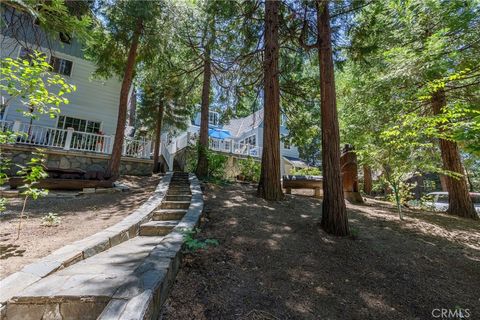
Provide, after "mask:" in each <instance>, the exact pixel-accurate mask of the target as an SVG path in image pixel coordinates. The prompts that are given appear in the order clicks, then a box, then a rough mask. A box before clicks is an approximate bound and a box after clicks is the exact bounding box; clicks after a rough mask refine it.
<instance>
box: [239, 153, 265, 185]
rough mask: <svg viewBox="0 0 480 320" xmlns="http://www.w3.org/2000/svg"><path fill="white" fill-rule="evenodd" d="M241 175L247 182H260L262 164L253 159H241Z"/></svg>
mask: <svg viewBox="0 0 480 320" xmlns="http://www.w3.org/2000/svg"><path fill="white" fill-rule="evenodd" d="M239 166H240V174H241V175H242V176H243V178H244V179H245V181H252V182H257V181H259V180H260V168H261V165H260V162H259V161H255V159H253V158H252V157H250V156H249V157H248V158H247V159H241V160H240V161H239Z"/></svg>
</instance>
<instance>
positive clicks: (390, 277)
mask: <svg viewBox="0 0 480 320" xmlns="http://www.w3.org/2000/svg"><path fill="white" fill-rule="evenodd" d="M320 210H321V202H320V201H319V200H317V199H313V198H307V197H303V196H297V195H292V196H287V197H286V200H285V201H281V202H277V203H274V202H267V201H264V200H262V199H258V198H256V197H255V190H254V189H253V188H251V187H249V186H244V185H232V186H227V187H222V188H219V187H215V186H213V187H212V186H209V187H208V188H207V192H206V206H205V216H206V218H205V221H204V223H203V225H202V226H201V229H202V232H201V234H200V236H201V237H202V238H204V239H206V238H213V239H217V240H219V242H220V245H219V246H218V247H215V248H212V249H210V250H208V251H204V252H200V253H196V254H194V255H192V256H190V257H187V258H186V259H185V261H186V262H185V265H184V267H183V269H182V270H181V272H180V273H179V276H178V278H177V283H176V285H175V287H174V290H173V291H172V294H171V296H170V298H169V299H168V301H167V303H166V305H165V307H164V309H163V315H162V317H163V318H164V319H185V318H195V319H402V320H403V319H430V318H432V316H431V312H432V310H433V309H435V308H455V307H462V308H470V309H471V312H472V314H480V308H478V299H479V294H478V287H479V285H480V268H479V264H478V261H475V260H473V259H465V252H466V250H470V251H469V254H472V255H475V252H476V251H475V249H466V246H464V245H461V244H460V246H459V244H458V241H461V240H452V239H450V238H448V237H446V238H444V237H443V234H441V233H438V234H432V235H429V233H428V230H425V231H424V232H416V231H414V228H410V227H405V226H403V225H402V224H400V223H399V222H398V221H397V220H398V218H396V220H395V219H393V218H394V217H395V213H393V212H389V213H383V214H384V215H387V216H386V217H384V216H378V214H376V213H373V214H370V213H366V212H362V211H361V210H358V208H355V210H352V209H350V210H349V217H350V225H351V227H352V229H354V230H356V233H358V237H357V238H356V239H355V240H353V239H352V238H336V237H333V236H330V235H327V234H325V233H324V232H323V231H322V230H320V229H319V228H318V227H317V224H318V221H319V218H320V216H321V213H320ZM381 210H384V209H381ZM389 215H391V217H390V216H389ZM416 219H420V220H421V217H420V218H417V217H416ZM452 221H455V220H452ZM408 223H411V224H414V223H415V220H413V219H412V221H409V222H408ZM428 223H432V224H434V219H433V220H432V221H429V222H428ZM462 223H463V222H462ZM439 228H440V227H439ZM451 228H452V229H455V228H457V227H454V226H451ZM472 228H473V229H474V230H477V233H478V229H476V228H475V227H472ZM457 229H461V227H459V228H457ZM476 253H478V252H476Z"/></svg>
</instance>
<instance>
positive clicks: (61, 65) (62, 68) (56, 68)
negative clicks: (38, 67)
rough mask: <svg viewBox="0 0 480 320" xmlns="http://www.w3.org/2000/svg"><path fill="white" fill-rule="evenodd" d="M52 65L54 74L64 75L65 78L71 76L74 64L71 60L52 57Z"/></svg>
mask: <svg viewBox="0 0 480 320" xmlns="http://www.w3.org/2000/svg"><path fill="white" fill-rule="evenodd" d="M50 65H51V66H52V71H53V72H56V73H59V74H63V75H65V76H70V75H71V74H72V65H73V62H72V61H70V60H66V59H62V58H58V57H55V56H52V57H51V58H50Z"/></svg>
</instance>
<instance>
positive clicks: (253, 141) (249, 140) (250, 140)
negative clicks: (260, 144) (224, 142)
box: [240, 135, 257, 146]
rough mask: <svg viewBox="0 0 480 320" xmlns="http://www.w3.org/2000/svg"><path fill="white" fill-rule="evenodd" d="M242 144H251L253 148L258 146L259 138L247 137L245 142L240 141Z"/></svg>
mask: <svg viewBox="0 0 480 320" xmlns="http://www.w3.org/2000/svg"><path fill="white" fill-rule="evenodd" d="M240 143H242V144H249V145H251V146H256V145H257V136H256V135H253V136H250V137H247V138H245V139H244V140H242V141H240Z"/></svg>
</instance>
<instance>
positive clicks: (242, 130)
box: [170, 109, 307, 174]
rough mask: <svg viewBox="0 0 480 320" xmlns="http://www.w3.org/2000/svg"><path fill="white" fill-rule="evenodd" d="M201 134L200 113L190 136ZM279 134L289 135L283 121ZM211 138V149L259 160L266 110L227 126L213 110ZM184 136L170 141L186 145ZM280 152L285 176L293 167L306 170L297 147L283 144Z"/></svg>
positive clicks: (211, 114) (192, 125)
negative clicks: (264, 112) (183, 140)
mask: <svg viewBox="0 0 480 320" xmlns="http://www.w3.org/2000/svg"><path fill="white" fill-rule="evenodd" d="M282 120H283V119H282ZM199 131H200V113H197V115H196V117H195V119H194V120H193V121H192V123H191V124H190V126H189V128H188V133H189V134H190V135H194V136H196V135H198V133H199ZM280 134H281V135H282V136H287V135H288V129H287V128H286V127H285V126H284V121H282V122H281V127H280ZM209 135H210V149H211V150H214V151H219V152H224V153H229V154H233V155H239V156H252V157H255V158H258V159H260V158H261V156H262V149H263V109H260V110H258V111H256V112H254V113H253V114H251V115H249V116H247V117H244V118H238V119H231V120H230V121H229V123H228V124H225V125H222V124H220V115H219V114H218V113H217V112H213V111H211V112H210V113H209ZM184 137H185V136H184V135H180V136H178V137H176V138H172V139H171V141H170V142H171V144H180V145H182V146H183V145H185V143H182V142H180V141H181V140H182V139H184ZM177 149H179V148H177ZM280 153H281V155H282V162H281V173H282V174H289V173H290V171H291V169H292V168H293V167H296V168H299V167H307V164H306V163H305V162H304V161H303V160H301V159H300V158H299V152H298V148H297V147H296V146H294V145H290V144H288V143H286V142H283V141H281V142H280Z"/></svg>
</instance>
